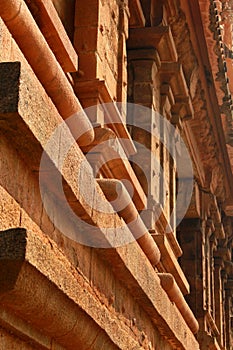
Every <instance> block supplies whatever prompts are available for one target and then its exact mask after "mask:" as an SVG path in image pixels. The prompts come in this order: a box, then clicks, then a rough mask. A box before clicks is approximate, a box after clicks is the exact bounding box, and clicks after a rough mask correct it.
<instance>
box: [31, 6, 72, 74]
mask: <svg viewBox="0 0 233 350" xmlns="http://www.w3.org/2000/svg"><path fill="white" fill-rule="evenodd" d="M26 3H27V5H28V7H29V9H30V11H31V12H32V14H33V17H34V19H35V20H36V22H37V24H38V26H39V28H40V30H41V32H42V33H43V35H44V37H45V38H46V41H47V42H48V44H49V46H50V48H51V50H52V51H53V53H54V54H55V56H56V58H57V60H58V62H59V63H60V65H61V66H62V68H63V70H64V71H65V72H76V71H77V70H78V55H77V53H76V51H75V49H74V47H73V45H72V43H71V41H70V39H69V37H68V35H67V33H66V31H65V29H64V27H63V24H62V22H61V20H60V17H59V16H58V13H57V11H56V9H55V7H54V5H53V2H52V1H51V0H36V1H33V3H32V2H31V1H29V0H26Z"/></svg>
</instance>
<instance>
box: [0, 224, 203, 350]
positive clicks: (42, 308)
mask: <svg viewBox="0 0 233 350" xmlns="http://www.w3.org/2000/svg"><path fill="white" fill-rule="evenodd" d="M0 247H1V248H0V264H1V275H2V278H3V279H6V280H7V279H8V280H9V278H8V276H9V274H10V273H11V271H12V270H14V269H16V270H17V274H15V277H17V278H14V280H13V279H12V281H11V282H12V283H10V284H9V285H8V286H7V288H6V287H5V288H4V289H3V286H2V284H0V304H2V305H4V307H5V308H7V309H9V310H11V311H13V312H14V313H15V314H16V315H18V316H19V317H20V318H22V319H24V320H28V321H30V323H31V325H32V326H34V327H35V328H36V329H38V328H39V329H44V331H45V333H46V335H47V336H51V337H53V338H54V339H55V341H57V342H58V343H59V344H61V345H63V344H66V348H67V349H74V348H75V347H76V346H80V344H79V340H80V337H82V341H83V340H85V341H84V343H85V342H88V343H87V344H89V345H90V343H91V342H93V344H92V346H93V347H92V348H93V349H99V348H98V346H99V345H98V344H100V343H101V344H102V343H103V342H105V343H106V346H108V349H117V348H120V349H123V348H124V345H125V344H128V348H129V349H131V348H132V349H133V348H134V346H136V345H137V346H138V349H141V347H140V346H139V344H137V341H136V340H135V339H133V338H131V337H130V336H129V332H128V331H127V330H126V329H125V327H126V326H125V324H122V322H121V321H120V320H119V319H118V318H117V317H116V318H114V317H113V315H112V313H111V312H110V311H109V310H108V309H107V308H106V307H105V306H104V305H103V304H102V303H101V301H100V300H98V299H97V298H96V296H95V295H94V294H93V290H92V288H91V286H90V285H89V284H88V283H87V281H86V280H85V278H84V277H83V276H82V275H81V274H79V273H78V271H77V270H76V269H75V268H74V267H72V266H71V264H70V262H69V261H68V260H67V258H66V257H65V256H64V255H63V254H62V252H61V251H60V250H59V248H58V247H57V245H56V244H55V243H54V242H53V241H51V240H50V239H49V238H48V237H47V236H45V235H44V234H43V233H42V232H41V231H40V230H39V228H38V230H36V231H35V230H33V231H32V230H26V229H24V228H16V229H10V230H6V231H2V232H1V233H0ZM4 247H8V248H7V249H4ZM129 251H130V254H129ZM141 254H142V253H141V250H140V248H139V247H138V246H137V244H136V243H133V244H131V245H129V246H125V247H121V248H118V249H117V250H112V249H111V250H110V249H108V250H107V252H106V254H105V259H106V260H107V261H108V263H111V264H112V266H113V269H114V268H115V269H117V271H115V273H116V274H118V277H119V273H120V274H121V276H122V278H121V279H122V280H123V281H125V282H126V281H127V283H128V288H129V290H130V291H131V292H132V295H134V298H136V300H137V301H138V302H139V303H140V304H141V305H142V306H143V308H144V309H145V310H146V311H147V312H148V314H149V315H150V318H151V319H152V321H153V322H154V324H155V325H156V326H157V328H158V329H159V331H160V333H161V334H162V335H164V336H165V335H166V338H167V339H168V340H170V341H173V342H174V339H175V344H176V346H177V349H187V350H188V349H193V350H195V349H198V344H197V342H196V340H195V338H194V336H193V335H192V333H191V331H190V330H189V328H188V326H187V325H186V323H185V322H184V321H183V319H182V318H181V316H180V315H179V312H178V310H177V309H176V307H175V305H173V304H172V303H171V302H170V301H169V299H168V297H167V295H166V293H165V292H164V291H163V290H162V288H161V286H160V282H159V278H158V277H157V276H156V275H155V272H154V271H153V269H152V267H151V265H150V264H149V262H148V261H147V259H146V257H143V256H142V255H141ZM143 259H145V261H143V264H140V266H141V268H140V269H139V268H138V264H137V261H139V260H143ZM8 260H11V266H9V265H8V264H6V261H8ZM145 276H146V277H145ZM38 286H40V288H38ZM58 335H59V336H58ZM77 335H78V336H77ZM95 337H97V338H96V340H94V339H95ZM126 338H127V340H126ZM67 344H69V347H67ZM182 344H183V345H182ZM79 349H80V350H82V348H81V347H79Z"/></svg>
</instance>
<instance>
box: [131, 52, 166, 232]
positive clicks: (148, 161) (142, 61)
mask: <svg viewBox="0 0 233 350" xmlns="http://www.w3.org/2000/svg"><path fill="white" fill-rule="evenodd" d="M128 66H129V68H128V69H129V89H128V98H129V101H130V102H133V103H136V104H140V105H143V106H145V107H148V109H147V110H146V109H145V110H140V109H135V113H134V112H133V111H132V112H131V113H128V116H127V117H128V124H129V126H131V136H132V138H133V140H134V141H135V142H136V146H137V148H138V149H140V152H138V153H137V154H136V155H135V156H133V157H132V162H133V168H134V171H135V173H136V174H137V177H138V178H139V179H140V182H141V185H142V187H143V189H144V192H145V193H146V194H147V196H148V206H147V211H146V212H145V215H144V217H143V219H144V221H145V223H146V225H147V227H148V228H149V229H154V227H155V222H156V220H157V219H158V218H157V217H156V215H157V214H156V210H155V204H156V203H161V193H160V192H161V191H160V189H161V186H162V184H161V183H160V181H162V180H161V176H160V156H161V143H160V140H159V139H157V138H156V137H155V136H153V128H155V127H156V128H157V129H158V131H159V132H158V133H159V134H160V133H161V129H160V128H161V127H162V126H161V125H158V123H157V120H156V119H155V114H154V111H159V107H160V89H159V76H158V69H159V66H160V59H159V56H158V53H157V50H155V49H141V50H140V49H138V50H129V51H128ZM135 125H136V127H135ZM139 156H140V159H139V158H138V157H139ZM137 164H143V169H140V168H139V167H138V165H137Z"/></svg>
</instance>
